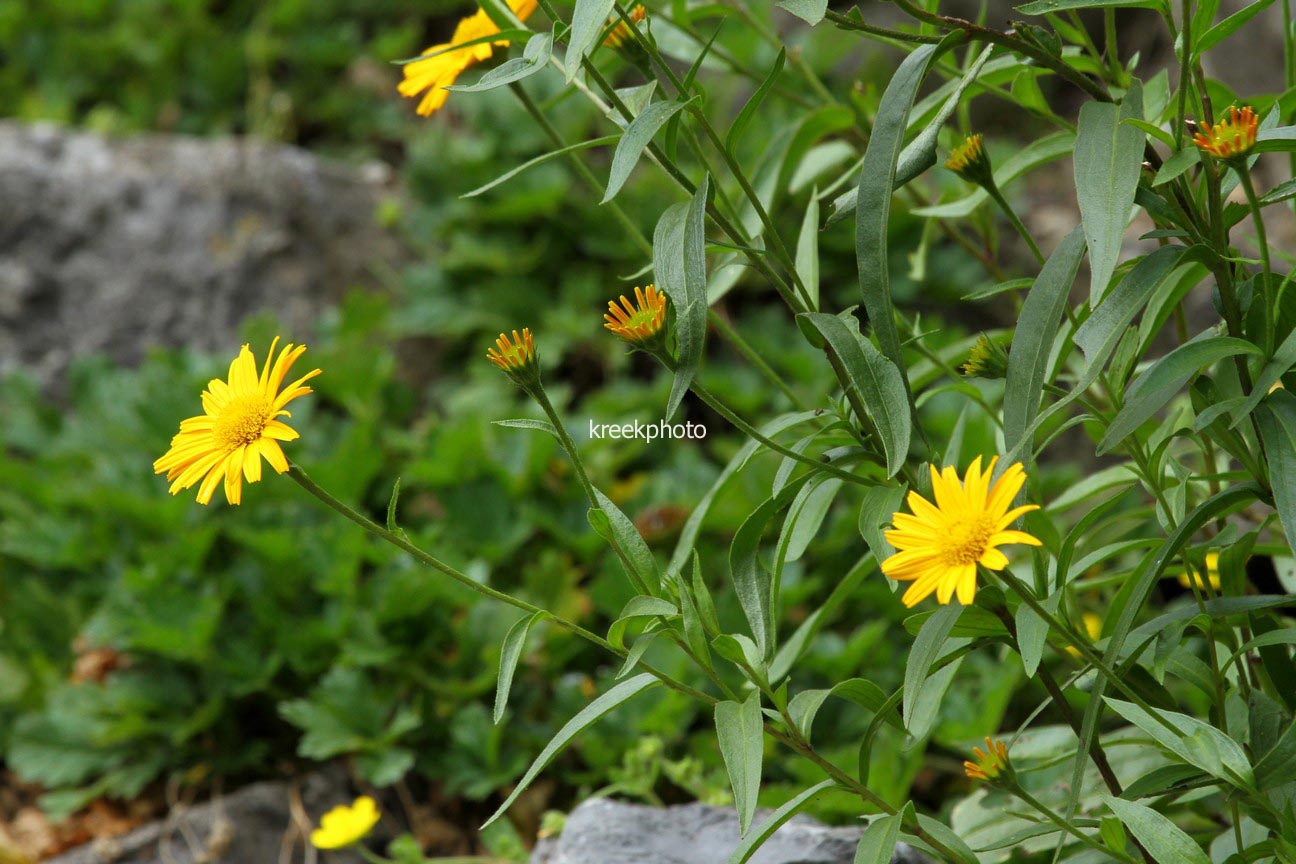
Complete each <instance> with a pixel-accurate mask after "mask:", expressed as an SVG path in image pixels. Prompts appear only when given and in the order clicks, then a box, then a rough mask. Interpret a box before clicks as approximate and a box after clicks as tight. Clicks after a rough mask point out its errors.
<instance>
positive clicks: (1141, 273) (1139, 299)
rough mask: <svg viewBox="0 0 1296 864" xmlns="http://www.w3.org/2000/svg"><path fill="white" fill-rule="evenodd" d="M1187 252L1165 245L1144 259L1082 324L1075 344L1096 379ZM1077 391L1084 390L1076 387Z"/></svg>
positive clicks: (1077, 332) (1118, 283) (1180, 247)
mask: <svg viewBox="0 0 1296 864" xmlns="http://www.w3.org/2000/svg"><path fill="white" fill-rule="evenodd" d="M1184 252H1185V249H1184V247H1182V246H1163V247H1161V248H1160V249H1157V250H1156V251H1155V252H1152V253H1151V254H1149V255H1147V256H1146V257H1144V258H1143V259H1142V260H1141V261H1139V262H1138V263H1137V264H1135V265H1134V267H1133V269H1131V270H1130V271H1129V273H1127V274H1126V275H1125V278H1124V279H1122V280H1120V281H1119V282H1117V283H1116V287H1115V288H1113V289H1112V291H1111V293H1110V295H1109V296H1108V297H1106V298H1105V299H1104V300H1103V302H1102V303H1100V304H1099V305H1098V306H1097V307H1096V308H1095V309H1094V310H1093V312H1092V314H1090V315H1089V317H1088V318H1086V319H1085V322H1084V323H1083V324H1081V325H1080V328H1079V329H1078V330H1076V334H1075V343H1076V344H1077V345H1079V346H1080V350H1081V351H1083V352H1084V355H1085V360H1086V361H1087V362H1088V363H1089V369H1088V370H1086V372H1089V371H1094V374H1095V377H1097V372H1098V371H1101V369H1100V367H1101V365H1102V364H1105V363H1106V362H1107V360H1108V358H1110V357H1111V352H1112V351H1114V350H1115V349H1116V343H1117V342H1119V341H1120V338H1121V335H1122V334H1123V333H1124V332H1125V328H1126V327H1128V326H1129V325H1130V323H1131V322H1132V321H1133V320H1134V318H1135V317H1136V316H1137V315H1138V313H1139V310H1141V309H1142V308H1143V307H1144V306H1146V305H1147V303H1148V301H1149V300H1150V299H1152V296H1153V295H1154V294H1155V293H1156V290H1157V288H1158V287H1160V285H1161V283H1162V282H1163V281H1165V279H1166V278H1168V277H1169V276H1170V274H1171V273H1172V272H1174V269H1175V268H1176V267H1177V266H1178V265H1179V264H1180V263H1182V259H1183V256H1184ZM1086 377H1087V375H1086ZM1090 383H1092V382H1090ZM1086 386H1087V385H1086ZM1076 389H1082V388H1080V387H1079V385H1077V388H1076Z"/></svg>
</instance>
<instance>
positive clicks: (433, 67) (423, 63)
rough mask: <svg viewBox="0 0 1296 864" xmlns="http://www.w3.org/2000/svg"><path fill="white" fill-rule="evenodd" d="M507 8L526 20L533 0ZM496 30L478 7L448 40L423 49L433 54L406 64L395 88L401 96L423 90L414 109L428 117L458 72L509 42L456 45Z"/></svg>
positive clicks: (513, 0)
mask: <svg viewBox="0 0 1296 864" xmlns="http://www.w3.org/2000/svg"><path fill="white" fill-rule="evenodd" d="M509 8H510V9H512V10H513V13H514V14H515V15H517V17H518V18H520V19H522V20H523V21H525V20H526V19H527V18H528V17H529V16H530V15H531V13H532V12H534V11H535V8H536V0H509ZM498 32H500V29H499V27H497V26H495V22H494V21H492V20H491V18H490V16H489V15H487V14H486V10H484V9H480V8H479V9H478V10H477V12H476V14H474V15H469V16H468V17H467V18H464V19H463V20H462V21H460V22H459V25H458V26H457V27H455V31H454V36H452V37H450V41H449V42H446V43H442V44H440V45H433V46H432V47H431V48H429V49H427V50H426V51H424V52H423V53H424V54H430V55H433V56H430V57H424V58H423V59H421V60H415V61H413V62H412V63H406V64H405V67H404V72H405V79H404V80H403V81H401V83H400V84H399V85H397V88H396V89H397V90H399V91H400V94H401V95H402V96H410V97H412V96H417V95H418V94H420V93H422V92H423V91H425V90H426V91H427V93H426V94H425V95H424V96H423V99H422V101H421V102H419V105H418V108H417V109H416V110H417V111H418V113H419V114H421V115H422V116H424V117H429V116H431V115H432V113H433V112H435V111H436V110H437V109H439V108H440V107H441V106H442V105H444V104H445V101H446V97H448V96H449V95H450V91H448V90H446V89H445V88H447V87H449V86H451V85H452V84H454V83H455V80H456V79H457V78H458V77H459V75H460V73H462V72H463V71H464V70H465V69H467V68H468V67H470V66H473V65H474V64H477V63H480V62H482V61H483V60H489V59H490V57H491V55H492V54H493V53H494V49H495V46H504V45H507V44H509V43H508V40H507V39H497V40H495V41H493V42H478V43H477V44H476V45H469V46H467V47H464V48H458V49H456V48H455V46H456V45H462V44H463V43H465V42H471V41H473V40H474V39H484V38H486V37H487V36H493V35H495V34H496V33H498Z"/></svg>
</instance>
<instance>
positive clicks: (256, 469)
mask: <svg viewBox="0 0 1296 864" xmlns="http://www.w3.org/2000/svg"><path fill="white" fill-rule="evenodd" d="M278 344H279V337H278V336H276V337H275V340H274V342H272V343H271V344H270V352H269V354H267V355H266V362H265V367H264V368H263V369H262V370H261V373H260V375H258V374H257V366H256V359H255V358H254V357H253V356H252V351H251V350H250V349H249V348H248V346H247V345H244V346H243V350H241V351H240V352H239V355H238V357H236V358H234V361H233V362H232V363H230V367H229V380H228V381H222V380H220V379H219V378H214V379H212V380H211V381H210V382H208V384H207V389H206V390H204V391H203V394H202V406H203V412H204V413H203V414H202V415H200V416H198V417H190V418H189V419H188V420H183V421H181V423H180V431H179V432H178V433H176V435H175V437H174V438H172V439H171V449H170V450H168V451H167V452H166V454H165V455H164V456H163V457H162V458H161V459H158V460H157V461H156V462H154V463H153V471H154V472H155V473H157V474H161V473H163V472H165V473H166V478H167V479H168V480H170V481H172V482H171V494H172V495H175V494H176V493H177V492H179V491H180V490H181V489H188V488H189V487H190V486H192V485H194V484H195V483H197V482H198V481H199V480H202V485H200V486H199V487H198V503H199V504H207V503H209V502H210V501H211V498H212V495H213V494H214V493H215V492H216V487H217V486H219V485H220V483H221V481H222V480H224V481H225V499H226V500H227V501H229V503H231V504H238V503H239V501H240V500H242V497H243V480H244V479H246V480H247V482H249V483H256V482H257V481H258V480H260V479H261V460H262V459H263V458H264V459H265V460H266V461H267V462H269V463H270V467H271V468H273V469H274V470H275V471H277V472H278V473H280V474H282V473H284V472H285V471H287V470H288V460H287V459H285V458H284V454H283V450H281V449H280V447H279V442H280V441H293V440H295V439H296V438H297V437H298V435H297V432H296V431H294V430H293V429H291V428H289V427H288V426H285V425H284V424H283V423H280V422H279V419H278V418H280V417H291V416H292V415H291V414H289V413H288V412H287V411H285V410H284V406H285V405H287V404H288V403H289V402H291V401H292V400H294V399H296V398H297V397H298V396H305V395H306V394H307V393H311V392H313V391H312V390H311V388H309V387H305V386H302V385H304V384H305V383H306V382H307V381H309V380H310V379H312V378H314V377H315V376H316V375H319V374H320V370H319V369H315V370H313V371H311V372H308V373H306V374H305V375H303V376H302V377H300V378H298V379H297V380H296V381H294V382H292V383H291V384H289V385H288V386H287V387H285V388H283V389H282V390H280V385H282V384H283V380H284V378H285V377H286V376H287V375H288V370H289V369H291V368H292V365H293V364H294V363H296V362H297V359H298V358H299V357H301V355H302V354H304V353H305V352H306V346H305V345H293V344H292V343H289V344H288V345H287V346H285V347H284V349H283V350H282V351H281V352H279V358H278V359H277V360H276V359H275V357H274V351H275V346H276V345H278ZM272 361H273V363H272Z"/></svg>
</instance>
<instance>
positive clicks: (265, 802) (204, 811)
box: [45, 771, 390, 864]
mask: <svg viewBox="0 0 1296 864" xmlns="http://www.w3.org/2000/svg"><path fill="white" fill-rule="evenodd" d="M300 793H301V804H302V810H303V811H304V813H302V816H303V817H304V818H305V819H306V820H310V823H304V822H303V821H302V820H301V819H300V818H295V817H294V815H293V811H292V807H291V804H290V802H291V801H292V794H291V790H290V788H289V786H288V784H286V783H270V782H267V783H254V784H253V785H251V786H245V787H244V788H242V789H240V790H239V791H238V792H235V793H234V794H233V795H230V796H228V797H226V798H223V799H221V800H220V801H219V802H216V801H212V802H208V803H205V804H199V805H196V806H194V807H189V808H177V809H173V810H172V812H171V816H170V817H169V818H168V819H166V820H164V821H160V822H153V823H151V824H149V825H145V826H144V827H142V828H138V829H136V830H134V831H132V832H130V833H129V834H124V835H122V836H120V837H114V838H112V839H110V840H99V841H96V842H94V843H87V844H86V845H84V846H80V847H78V848H76V849H73V850H72V851H71V852H67V853H65V854H63V855H59V856H57V857H54V858H51V859H49V860H48V861H46V862H45V864H272V862H275V861H280V862H285V861H291V862H299V861H318V860H320V856H319V853H317V852H315V850H314V849H310V850H309V852H308V850H307V845H308V840H307V837H308V835H309V832H310V830H311V828H312V825H313V824H318V822H319V817H320V815H321V814H323V813H324V812H326V811H327V810H329V809H330V808H332V807H334V806H336V805H338V804H350V803H351V798H352V796H351V793H350V792H349V791H348V790H347V787H346V782H345V777H344V775H343V774H341V773H340V772H329V771H324V772H320V773H318V774H312V775H310V776H309V777H307V778H306V779H305V780H304V781H303V782H302V784H301V788H300ZM372 836H373V838H374V841H375V842H374V844H372V845H373V847H374V848H382V847H383V846H385V845H386V840H388V839H390V837H388V836H387V835H386V831H385V828H384V825H383V823H379V825H378V827H377V828H376V829H375V832H374V834H373V835H372ZM328 860H329V862H330V864H362V862H363V861H364V859H363V858H361V857H360V856H359V855H358V854H356V853H355V852H354V851H348V850H341V851H338V852H330V853H329V857H328Z"/></svg>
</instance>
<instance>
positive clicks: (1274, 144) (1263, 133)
mask: <svg viewBox="0 0 1296 864" xmlns="http://www.w3.org/2000/svg"><path fill="white" fill-rule="evenodd" d="M1292 151H1296V126H1279V127H1277V128H1275V129H1261V130H1260V132H1259V133H1258V134H1257V135H1256V143H1255V148H1254V149H1253V150H1252V151H1251V152H1252V153H1290V152H1292Z"/></svg>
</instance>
